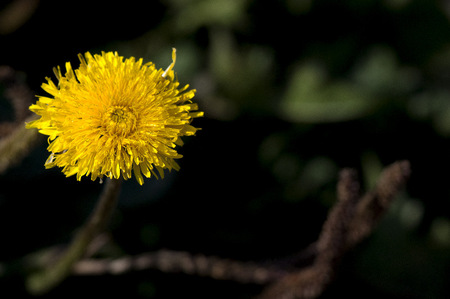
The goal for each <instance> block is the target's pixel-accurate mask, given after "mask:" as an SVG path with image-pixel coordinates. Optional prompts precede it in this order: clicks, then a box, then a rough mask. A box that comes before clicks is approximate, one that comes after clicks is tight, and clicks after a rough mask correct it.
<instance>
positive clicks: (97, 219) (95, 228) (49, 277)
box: [26, 179, 122, 295]
mask: <svg viewBox="0 0 450 299" xmlns="http://www.w3.org/2000/svg"><path fill="white" fill-rule="evenodd" d="M121 182H122V180H121V179H119V180H116V179H108V180H107V182H106V186H105V188H104V189H103V192H102V194H101V196H100V199H99V201H98V204H97V206H96V207H95V209H94V211H93V212H92V214H91V216H90V217H89V219H88V220H87V222H86V224H85V225H84V226H83V227H82V228H81V230H80V231H79V232H78V233H77V235H76V236H75V237H74V239H73V240H72V243H71V244H70V245H69V247H68V248H67V249H66V251H65V252H64V253H63V254H62V256H61V257H60V258H59V260H57V261H56V263H55V264H53V265H51V266H50V267H48V268H47V269H44V270H43V271H41V272H38V273H35V274H32V275H31V276H30V277H29V278H28V280H27V282H26V283H27V288H28V290H29V292H30V293H32V294H35V295H40V294H44V293H46V292H48V291H50V290H51V289H52V288H54V287H56V286H57V285H58V284H59V283H61V282H62V281H63V280H64V279H65V278H66V277H67V276H69V274H70V272H71V271H72V267H73V265H74V264H75V262H77V261H78V260H79V259H80V258H81V257H83V255H84V253H85V251H86V248H87V247H88V246H89V244H90V243H91V241H92V239H93V238H94V237H95V236H96V235H97V234H98V233H99V232H100V231H101V230H102V229H103V228H104V227H105V226H106V224H107V222H108V220H109V218H110V216H111V214H112V212H113V211H114V208H115V206H116V203H117V199H118V197H119V196H118V195H119V192H120V186H121Z"/></svg>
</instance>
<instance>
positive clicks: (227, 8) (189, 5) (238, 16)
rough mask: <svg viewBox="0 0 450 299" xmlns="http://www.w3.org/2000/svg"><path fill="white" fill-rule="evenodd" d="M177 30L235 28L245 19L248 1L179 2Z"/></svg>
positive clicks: (185, 0)
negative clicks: (215, 26) (216, 26)
mask: <svg viewBox="0 0 450 299" xmlns="http://www.w3.org/2000/svg"><path fill="white" fill-rule="evenodd" d="M172 2H173V4H174V5H175V6H178V9H179V13H178V14H177V16H176V28H177V30H178V31H179V32H183V33H187V32H193V31H195V30H197V29H198V28H199V27H202V26H211V25H222V26H225V27H229V26H233V25H235V24H237V23H239V22H241V21H242V20H244V19H245V16H246V10H247V6H248V4H249V1H248V0H233V1H229V0H215V1H208V0H191V1H187V0H182V1H180V0H178V1H172Z"/></svg>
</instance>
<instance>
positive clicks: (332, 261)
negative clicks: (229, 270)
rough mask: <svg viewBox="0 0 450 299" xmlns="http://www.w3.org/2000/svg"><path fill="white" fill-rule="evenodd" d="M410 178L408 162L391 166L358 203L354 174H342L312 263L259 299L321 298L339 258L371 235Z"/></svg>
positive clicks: (275, 283) (268, 290)
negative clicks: (336, 194) (336, 197)
mask: <svg viewBox="0 0 450 299" xmlns="http://www.w3.org/2000/svg"><path fill="white" fill-rule="evenodd" d="M409 174H410V166H409V162H407V161H401V162H396V163H394V164H392V165H391V166H389V167H387V168H386V169H385V170H384V171H383V172H382V173H381V175H380V178H379V180H378V183H377V185H376V187H375V188H374V190H372V191H370V192H368V193H367V194H366V195H364V196H363V197H362V199H361V200H358V199H359V195H358V194H359V184H358V182H357V181H356V177H355V174H354V172H352V171H350V170H344V171H343V172H341V177H340V180H339V183H338V202H337V204H336V205H335V206H334V207H333V208H332V210H331V211H330V213H329V215H328V218H327V221H326V222H325V224H324V225H323V228H322V231H321V233H320V236H319V239H318V241H317V246H316V250H317V253H316V254H317V255H316V259H315V262H314V263H313V264H312V265H311V266H310V267H307V268H304V269H299V270H298V271H296V272H293V273H289V274H287V275H285V276H284V277H283V278H281V279H280V280H279V281H276V282H274V283H273V284H271V285H269V286H268V287H267V288H266V289H265V290H264V292H263V293H262V294H261V295H260V296H259V299H272V298H277V299H306V298H308V299H312V298H317V297H318V296H319V295H320V294H322V292H323V291H324V290H325V288H326V287H327V286H328V284H329V283H330V282H331V281H332V279H333V277H334V274H335V272H336V268H337V265H338V263H339V261H340V260H341V259H342V256H343V255H344V254H345V252H346V251H347V250H349V249H350V248H351V247H353V246H354V245H356V244H357V243H358V242H359V241H361V240H362V239H363V238H364V237H366V236H368V235H369V234H370V233H371V231H372V230H373V228H374V227H375V225H376V223H377V222H378V220H379V219H380V217H381V216H382V214H383V213H384V212H385V211H386V210H387V208H388V207H389V204H390V202H391V201H392V199H393V198H394V196H395V195H396V194H397V192H398V191H399V190H400V188H401V187H402V186H403V185H404V184H405V183H406V180H407V178H408V177H409Z"/></svg>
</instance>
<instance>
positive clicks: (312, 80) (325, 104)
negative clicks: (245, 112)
mask: <svg viewBox="0 0 450 299" xmlns="http://www.w3.org/2000/svg"><path fill="white" fill-rule="evenodd" d="M377 104H378V102H377V101H376V99H374V98H373V97H372V96H371V95H370V94H368V93H364V92H363V91H362V90H361V89H360V88H359V87H358V86H357V85H355V84H353V83H352V82H349V81H342V80H340V81H328V78H327V74H326V71H325V69H324V68H323V67H322V66H321V65H319V64H317V63H313V62H309V63H306V64H304V65H301V66H300V67H298V68H297V69H296V70H295V71H294V74H293V76H292V78H291V81H290V82H289V85H288V87H287V91H286V93H285V95H284V97H283V98H282V100H281V103H280V105H281V107H280V108H281V114H282V116H283V117H284V118H286V119H288V120H291V121H295V122H307V123H322V122H337V121H345V120H351V119H355V118H359V117H362V116H365V115H367V114H368V113H369V112H371V111H373V110H374V108H375V107H376V106H377Z"/></svg>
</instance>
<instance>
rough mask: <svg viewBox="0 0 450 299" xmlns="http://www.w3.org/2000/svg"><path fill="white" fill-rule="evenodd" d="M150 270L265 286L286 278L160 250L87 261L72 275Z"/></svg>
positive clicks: (262, 269) (246, 264) (254, 267)
mask: <svg viewBox="0 0 450 299" xmlns="http://www.w3.org/2000/svg"><path fill="white" fill-rule="evenodd" d="M147 269H156V270H160V271H162V272H165V273H185V274H189V275H198V276H206V277H211V278H214V279H218V280H234V281H238V282H240V283H255V284H266V283H268V282H271V281H274V280H276V279H279V278H280V277H282V276H283V275H284V274H285V271H283V270H280V269H275V268H271V267H265V266H262V265H259V264H257V263H252V262H240V261H234V260H229V259H223V258H219V257H216V256H205V255H203V254H197V255H192V254H190V253H188V252H183V251H171V250H159V251H156V252H148V253H143V254H140V255H136V256H125V257H121V258H117V259H85V260H82V261H80V262H78V263H77V264H76V265H75V267H74V269H73V274H74V275H103V274H115V275H118V274H123V273H126V272H129V271H134V270H147Z"/></svg>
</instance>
